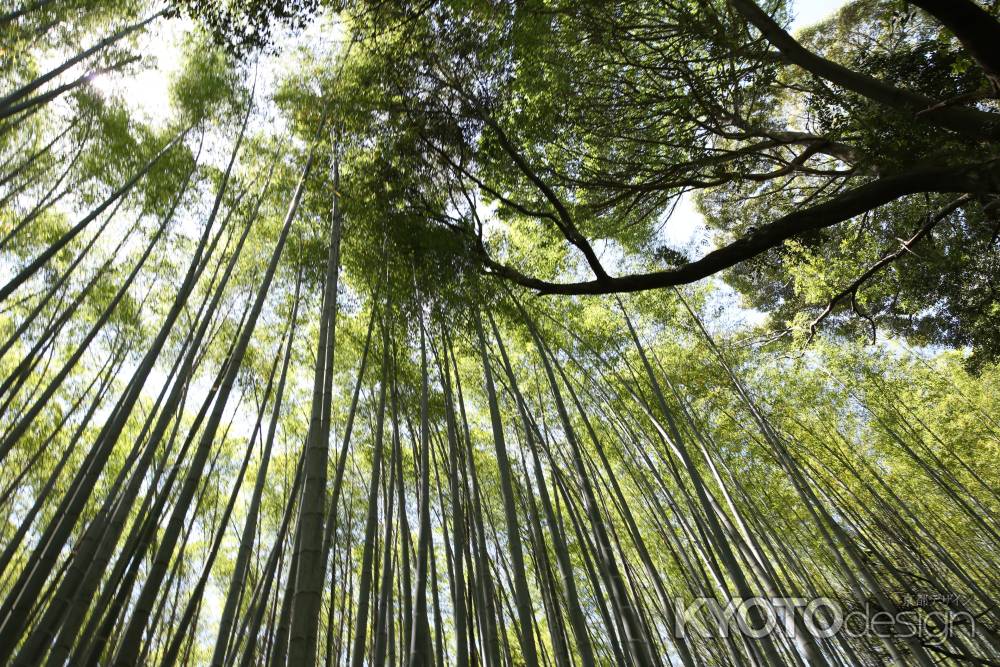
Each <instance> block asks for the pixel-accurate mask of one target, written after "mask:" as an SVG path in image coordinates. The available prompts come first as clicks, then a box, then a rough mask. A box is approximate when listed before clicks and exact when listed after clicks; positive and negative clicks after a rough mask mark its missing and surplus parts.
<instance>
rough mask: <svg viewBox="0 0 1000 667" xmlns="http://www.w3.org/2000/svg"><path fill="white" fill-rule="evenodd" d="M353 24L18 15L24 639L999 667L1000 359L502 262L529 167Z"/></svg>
mask: <svg viewBox="0 0 1000 667" xmlns="http://www.w3.org/2000/svg"><path fill="white" fill-rule="evenodd" d="M305 4H306V5H309V3H305ZM389 4H391V3H389ZM471 4H475V3H471ZM501 4H502V3H501ZM515 4H516V3H515ZM666 4H670V3H666ZM722 4H725V3H722ZM733 4H734V5H735V4H745V3H736V2H734V3H733ZM749 4H753V3H749ZM772 4H773V3H772ZM896 4H905V3H896ZM916 4H928V5H933V4H934V3H930V2H928V3H916ZM355 9H356V10H357V9H358V8H357V7H355ZM275 11H277V10H275ZM197 14H198V13H197V12H196V11H195V12H193V15H195V16H197ZM279 14H280V12H279ZM316 21H317V23H315V24H314V25H312V26H310V27H308V28H305V29H303V28H302V26H297V27H296V26H287V25H284V24H282V25H281V26H277V27H274V32H275V34H276V35H277V37H274V38H273V39H274V42H275V43H276V44H277V45H278V47H277V48H276V49H273V50H271V51H268V50H264V51H258V52H256V54H255V55H253V56H252V57H242V58H237V57H234V56H233V55H232V54H231V53H227V52H226V50H225V49H223V48H222V47H220V46H218V45H217V43H216V42H217V40H214V39H213V37H212V35H211V34H210V33H211V29H212V28H217V26H213V25H211V23H210V24H209V29H205V28H202V27H201V25H200V23H199V20H198V19H197V18H194V19H192V18H190V17H189V15H188V14H187V13H185V12H181V11H179V9H178V8H177V7H172V6H171V7H166V8H164V7H162V6H159V5H156V4H152V3H146V2H141V1H138V0H136V1H130V2H101V1H98V0H65V1H60V2H52V1H51V0H33V1H32V0H14V1H13V2H4V3H2V12H0V36H2V37H0V39H2V43H0V62H2V72H0V82H2V90H0V94H2V98H0V232H2V234H0V283H2V286H0V382H2V384H0V515H2V521H0V551H2V555H0V663H2V664H5V665H6V664H10V665H19V666H33V665H116V666H118V665H121V666H125V665H175V664H182V665H213V666H223V665H225V666H230V665H241V666H242V665H270V666H275V667H280V666H284V665H290V666H291V665H296V666H298V665H313V664H329V665H351V667H361V666H362V665H382V664H405V665H413V666H416V665H459V666H464V665H481V664H482V665H492V666H495V667H499V666H501V665H545V666H551V667H567V666H569V665H583V666H585V667H586V666H592V665H611V664H616V665H617V664H620V665H636V666H643V667H644V666H647V665H657V666H662V667H667V666H682V667H709V666H714V665H733V666H738V667H756V666H765V665H766V666H771V667H773V666H777V665H798V666H800V667H806V666H813V665H823V666H829V667H855V666H869V665H870V666H875V665H884V664H898V665H911V664H912V665H921V666H923V667H931V666H933V665H998V664H1000V607H998V605H997V602H998V599H1000V595H998V594H1000V418H998V415H1000V367H998V366H997V364H996V362H995V361H985V362H982V363H978V364H977V365H976V366H975V368H973V367H972V366H970V364H968V363H967V357H968V350H963V349H961V347H949V346H947V345H938V346H930V347H921V346H919V345H915V344H914V345H911V344H910V342H908V341H907V340H906V339H904V338H899V337H896V338H892V337H890V339H889V340H884V341H880V342H879V343H878V344H876V345H871V344H870V343H869V342H868V341H867V340H866V339H867V333H865V336H864V338H865V339H858V338H857V337H854V336H852V335H844V334H838V333H837V332H832V331H831V332H826V331H820V332H819V333H817V332H816V331H815V329H816V327H815V326H813V327H812V331H808V330H805V329H804V330H803V331H802V332H800V333H802V334H803V335H798V336H796V337H789V336H784V337H782V336H777V337H772V336H769V335H766V334H767V333H768V332H766V331H763V330H762V328H761V327H760V326H759V325H757V324H755V323H754V321H753V318H751V317H749V316H744V317H736V318H735V319H731V320H730V319H727V318H726V317H725V316H724V315H720V312H724V313H725V312H730V311H735V312H742V313H746V312H748V311H745V310H744V309H742V308H741V306H740V305H739V303H738V297H737V296H735V295H734V293H733V291H732V289H731V288H728V287H726V286H725V285H724V284H723V283H722V282H720V281H719V280H716V279H712V280H709V281H703V282H700V283H695V284H691V285H684V286H680V287H676V288H672V287H671V288H664V289H657V290H650V291H638V292H635V293H628V294H613V293H612V294H600V295H591V296H579V295H577V296H539V295H538V294H536V293H535V291H533V290H531V289H528V288H526V287H524V286H522V285H521V284H518V282H519V281H518V280H506V279H504V276H503V272H502V271H499V270H498V269H497V268H496V267H495V266H494V267H492V270H490V267H487V270H483V269H482V266H481V257H480V254H479V253H478V251H476V250H470V248H469V244H468V242H467V240H466V236H467V233H466V232H461V231H460V232H456V228H461V229H464V230H468V229H470V227H469V226H468V225H472V224H473V223H472V222H470V221H473V220H474V221H475V224H476V225H478V230H479V235H480V240H482V238H483V235H484V233H485V234H486V235H487V236H488V235H489V231H488V230H487V231H486V232H484V231H483V226H484V224H485V223H483V222H482V221H481V220H479V218H480V217H487V216H489V215H490V211H491V206H493V207H494V209H495V207H496V204H497V202H498V201H499V203H500V205H501V206H503V207H507V208H508V209H510V208H516V207H515V206H514V204H513V203H512V202H511V201H510V199H511V197H513V195H511V194H510V193H511V192H514V193H515V194H516V192H517V191H518V188H519V187H520V186H517V185H513V186H510V188H509V189H506V190H505V189H503V188H499V189H491V188H490V186H489V183H490V181H489V180H488V179H489V178H490V177H491V175H490V173H489V170H488V168H487V166H485V162H484V161H482V160H481V161H480V162H479V163H478V164H479V166H481V167H482V169H483V173H484V174H486V175H484V176H482V180H481V181H475V178H474V176H472V177H470V178H472V179H473V185H472V186H469V182H468V181H466V183H465V185H466V186H469V187H463V186H462V185H461V184H459V183H458V182H457V181H455V180H453V179H452V178H451V177H449V176H448V174H452V176H454V174H455V173H456V172H455V171H450V172H449V171H446V170H442V169H440V168H439V167H440V165H441V164H442V162H448V161H451V162H448V164H451V166H453V167H456V169H457V170H458V171H460V172H461V173H466V174H469V173H473V174H474V167H473V166H470V165H471V164H472V163H473V162H475V161H476V158H472V159H470V162H469V163H468V164H466V163H462V161H463V160H464V159H465V157H464V156H463V155H455V154H449V153H448V150H449V149H448V144H447V142H445V141H444V140H442V141H439V142H437V143H435V140H434V139H427V136H426V134H425V133H426V132H431V131H440V132H441V136H445V137H447V136H448V133H447V132H446V131H445V130H441V127H443V126H444V125H446V124H447V122H448V121H447V120H443V119H439V118H437V117H432V118H431V120H429V121H427V124H426V125H425V126H420V127H413V126H402V125H400V124H394V123H395V120H393V119H394V118H396V116H395V115H394V114H396V113H397V112H398V109H395V108H393V107H392V105H390V108H389V110H388V111H387V110H386V109H385V108H383V107H379V106H378V105H377V104H376V102H377V100H378V98H380V97H385V98H391V99H393V100H397V101H400V103H401V104H402V105H403V106H406V99H405V97H406V96H405V95H404V94H403V93H402V92H400V91H399V90H396V89H392V88H391V86H389V84H386V89H378V88H377V86H375V85H374V84H373V78H372V77H373V72H374V71H377V70H378V69H379V67H381V65H379V60H378V59H379V58H380V57H381V56H380V53H381V52H380V49H383V48H389V46H392V48H397V47H398V44H397V43H396V42H393V39H398V35H397V36H396V37H393V36H392V35H391V34H390V35H389V36H386V35H382V36H381V40H382V41H379V39H374V41H373V42H371V43H369V42H368V41H367V39H368V37H367V36H366V35H367V33H365V31H364V30H361V29H358V30H354V31H352V29H351V28H350V26H349V22H348V21H347V19H344V18H331V17H329V16H327V17H325V18H318V19H316ZM355 21H356V22H355V24H354V25H355V26H360V25H362V24H363V22H364V19H363V18H362V17H361V15H359V17H357V18H356V19H355ZM345 26H347V27H345ZM401 30H402V31H403V32H404V33H405V30H406V28H405V27H404V28H402V29H401ZM283 31H284V32H283ZM286 33H287V34H286ZM168 35H173V37H170V38H169V39H173V40H175V41H176V42H177V45H176V46H175V47H174V49H175V52H176V53H177V54H179V55H178V57H177V61H176V62H175V63H174V64H173V65H172V66H171V68H170V71H169V72H167V73H164V71H165V65H164V61H163V58H162V56H161V60H160V62H159V65H158V64H157V61H156V59H155V58H150V57H149V52H150V51H155V50H156V49H158V48H160V47H159V46H158V43H159V42H164V41H167V40H168ZM282 40H284V42H282ZM282 44H284V45H282ZM386 44H389V46H386ZM399 48H402V47H399ZM158 66H159V68H160V70H161V71H160V72H159V73H158V74H157V76H159V77H160V78H159V79H156V80H154V79H150V78H149V72H157V67H158ZM404 69H405V68H404ZM455 76H456V77H457V76H459V74H458V73H456V74H455ZM144 77H146V78H144ZM166 79H169V86H167V84H165V83H163V81H164V80H166ZM156 81H160V83H156ZM129 82H138V83H132V84H130V83H129ZM151 82H152V83H151ZM155 85H163V86H167V87H166V90H167V95H166V96H165V97H164V99H163V100H162V102H161V103H158V106H157V107H156V108H155V109H153V110H150V109H149V108H143V107H142V105H141V104H138V103H137V101H136V99H135V98H136V97H137V96H142V95H144V94H147V95H151V94H152V93H151V92H150V90H151V87H152V86H155ZM484 85H485V84H484ZM144 86H145V87H144ZM467 103H468V105H474V104H475V102H474V100H473V101H468V100H467ZM527 103H528V102H525V104H527ZM442 105H444V106H447V105H446V104H445V103H444V102H442ZM955 108H956V109H957V107H955ZM956 113H958V112H957V111H956ZM981 113H986V112H981ZM437 123H439V124H437ZM487 129H489V128H487ZM498 136H500V137H502V136H503V135H502V133H499V132H498ZM484 141H486V140H485V139H484ZM428 146H430V148H428ZM817 150H819V149H817ZM823 150H826V149H825V148H824V149H823ZM435 151H436V152H435ZM431 154H434V155H438V156H439V157H440V160H441V161H442V162H438V163H437V165H436V166H435V165H432V164H431V160H430V158H428V155H431ZM441 156H443V157H441ZM484 159H485V158H483V160H484ZM452 162H455V163H458V164H452ZM501 171H502V170H501ZM493 176H495V174H493ZM808 176H809V174H807V175H806V177H808ZM470 192H474V193H478V196H479V197H480V198H481V199H475V196H476V194H473V195H472V196H471V197H470V196H469V193H470ZM505 193H506V194H505ZM981 194H982V193H978V192H977V193H970V194H964V195H962V197H963V198H962V199H960V200H956V201H955V203H954V204H950V206H951V208H950V209H949V210H948V211H946V212H945V213H944V214H942V217H943V216H946V215H952V214H954V212H955V211H958V210H961V211H965V210H966V209H965V208H962V207H967V206H972V205H973V203H975V205H976V206H979V205H981V204H982V202H981V201H980V199H979V198H980V195H981ZM973 200H975V202H974V201H973ZM491 201H492V204H491V203H490V202H491ZM976 202H978V203H976ZM574 205H575V204H574ZM984 206H986V205H984ZM522 208H524V207H522ZM987 208H988V206H987ZM970 210H971V209H970ZM977 210H978V209H977ZM520 213H521V214H523V215H528V216H529V217H530V215H531V212H530V211H524V210H522V211H520ZM962 215H968V216H969V217H970V219H971V217H972V216H973V214H972V213H963V214H962ZM552 219H553V220H557V218H555V217H553V218H552ZM506 220H507V222H508V223H509V225H508V227H507V229H508V232H509V234H510V237H509V238H508V240H507V241H506V244H507V245H506V246H505V247H507V248H508V249H509V251H510V253H511V256H519V255H518V253H520V252H521V250H520V248H522V246H523V244H525V243H535V244H536V245H535V247H536V249H539V250H538V252H539V253H542V254H545V253H548V254H547V257H549V258H552V257H555V258H556V259H555V260H553V261H555V262H556V263H557V264H558V263H559V262H560V261H562V260H560V259H558V258H559V257H560V255H559V252H560V251H559V250H558V249H554V246H556V245H558V244H555V243H553V241H552V240H551V238H549V237H544V238H541V239H536V238H535V237H530V236H529V234H530V233H531V232H530V231H529V229H530V228H529V227H527V226H525V225H524V224H522V222H519V221H518V220H514V219H511V218H507V219H506ZM493 224H494V225H501V224H502V223H498V222H494V223H493ZM556 224H557V225H558V224H560V223H558V222H557V223H556ZM486 226H488V225H486ZM561 229H562V228H561ZM588 229H590V228H589V227H588ZM563 231H565V229H564V230H563ZM570 232H572V229H571V230H570ZM569 236H570V237H571V238H576V237H574V236H573V234H572V233H570V234H569ZM525 238H528V239H529V240H528V241H525ZM994 238H995V237H994ZM531 239H534V240H531ZM900 242H902V241H900ZM584 245H586V242H585V241H583V242H581V243H580V244H579V247H580V248H583V246H584ZM495 247H496V246H494V248H495ZM904 248H908V246H906V245H905V244H904ZM913 252H914V253H915V254H918V255H919V253H920V252H922V250H920V249H917V250H914V251H913ZM522 259H523V260H524V261H525V262H530V261H534V260H532V259H531V258H530V257H528V256H527V255H523V256H522ZM887 263H888V262H887ZM546 266H547V265H542V264H538V265H537V266H536V267H535V268H536V270H537V272H538V273H539V274H540V275H543V276H545V277H547V278H552V277H554V276H555V274H547V273H546V271H548V270H549V268H546ZM564 268H565V263H564ZM640 268H641V267H640ZM565 270H566V271H568V272H569V273H572V272H573V271H574V270H575V269H574V268H573V267H572V266H568V268H565ZM571 277H572V276H571ZM521 282H523V281H521ZM969 289H974V288H973V287H972V286H970V287H969ZM611 291H612V292H613V291H615V290H611ZM623 291H630V290H623ZM856 292H857V288H855V295H854V297H853V298H854V299H855V307H858V306H857V303H856V299H857V294H856ZM833 305H834V302H832V301H831V303H830V306H831V308H832V307H833ZM841 305H843V304H841ZM864 329H865V331H866V332H867V325H865V326H864ZM806 333H808V334H809V335H808V340H806V336H805V335H804V334H806ZM994 335H995V332H994ZM757 598H766V599H768V600H779V599H794V600H801V601H803V602H802V604H799V605H797V606H794V605H793V606H790V607H788V608H786V609H784V612H783V613H782V614H781V615H779V616H777V617H775V616H774V615H773V613H774V610H773V609H770V608H765V607H763V606H755V605H750V606H747V607H745V608H744V609H743V610H742V611H740V612H738V613H736V614H735V615H732V614H730V615H729V616H728V617H727V618H728V619H729V620H731V621H732V623H729V625H728V626H727V627H729V626H732V627H733V628H735V627H736V626H739V627H740V628H743V631H731V632H727V631H722V630H723V629H724V628H723V627H722V626H723V625H726V623H723V622H721V621H720V618H719V616H718V614H719V613H721V614H722V615H723V616H725V615H726V613H727V612H725V608H726V605H727V604H728V603H729V602H730V601H732V600H737V601H739V600H750V599H757ZM820 598H822V599H825V600H830V601H833V602H834V603H835V604H836V605H837V608H836V609H833V608H832V607H829V606H828V607H825V608H824V611H823V613H820V614H818V615H815V614H812V615H810V613H807V612H812V611H813V609H812V608H810V607H807V606H806V604H805V601H808V600H816V599H820ZM918 598H919V599H918ZM699 600H700V601H701V602H697V601H699ZM706 601H712V603H709V602H706ZM713 604H714V606H713ZM692 605H693V607H692ZM692 609H693V611H692ZM713 609H715V611H713ZM719 610H722V611H719ZM852 612H854V613H855V615H856V616H859V617H860V616H864V617H865V618H871V617H873V616H874V615H876V614H882V619H883V620H881V621H878V623H875V624H873V625H872V626H866V627H865V628H861V629H860V630H858V629H857V628H855V630H858V631H854V632H850V631H849V630H850V629H851V624H850V623H846V624H845V626H844V629H843V630H842V631H839V632H833V633H824V632H817V631H816V628H815V627H813V626H814V625H815V624H816V623H817V622H819V623H820V625H823V627H830V626H831V625H832V624H833V623H834V621H836V620H837V619H836V618H835V616H836V615H837V614H841V615H844V614H849V613H852ZM817 619H818V621H817ZM886 619H887V620H886ZM775 622H776V624H777V629H776V630H774V631H769V632H756V631H755V630H756V629H760V628H763V627H768V626H769V625H770V626H771V627H772V628H773V626H774V625H775Z"/></svg>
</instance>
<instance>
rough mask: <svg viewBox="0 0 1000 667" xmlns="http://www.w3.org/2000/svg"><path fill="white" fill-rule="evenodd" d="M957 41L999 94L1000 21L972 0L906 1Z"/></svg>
mask: <svg viewBox="0 0 1000 667" xmlns="http://www.w3.org/2000/svg"><path fill="white" fill-rule="evenodd" d="M908 1H909V3H910V4H911V5H916V6H917V7H920V8H921V9H922V10H924V11H925V12H927V13H928V14H930V15H931V16H933V17H934V18H936V19H937V20H938V21H940V22H941V25H943V26H944V27H946V28H948V30H950V31H951V32H953V33H954V34H955V36H956V37H958V41H960V42H961V43H962V46H964V47H965V50H966V51H968V52H969V55H970V56H972V59H973V60H975V61H976V63H977V64H978V65H979V66H980V67H981V68H982V69H983V72H985V73H986V76H987V78H989V80H990V83H991V84H992V85H993V90H994V92H995V93H997V92H1000V21H997V20H996V18H994V17H993V16H992V15H990V13H989V12H987V11H986V10H985V9H983V8H982V7H980V6H979V5H977V4H976V3H975V2H972V0H908Z"/></svg>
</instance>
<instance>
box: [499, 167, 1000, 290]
mask: <svg viewBox="0 0 1000 667" xmlns="http://www.w3.org/2000/svg"><path fill="white" fill-rule="evenodd" d="M919 192H942V193H943V192H954V193H963V194H964V193H1000V163H998V162H997V161H991V162H987V163H978V164H973V165H965V166H962V167H924V168H919V169H914V170H912V171H909V172H906V173H903V174H898V175H895V176H887V177H884V178H880V179H878V180H876V181H872V182H871V183H866V184H865V185H861V186H859V187H856V188H854V189H851V190H847V191H846V192H843V193H841V194H839V195H837V196H836V197H834V198H832V199H830V200H829V201H826V202H823V203H821V204H816V205H815V206H811V207H809V208H804V209H800V210H797V211H793V212H792V213H789V214H788V215H785V216H783V217H781V218H779V219H778V220H776V221H774V222H772V223H770V224H766V225H763V226H761V227H760V228H759V229H758V230H757V231H756V232H754V233H753V234H750V235H749V236H745V237H743V238H740V239H737V240H736V241H733V242H732V243H730V244H729V245H726V246H723V247H722V248H719V249H718V250H714V251H712V252H710V253H708V254H707V255H705V256H704V257H702V258H701V259H699V260H696V261H694V262H690V263H688V264H684V265H683V266H680V267H677V268H674V269H667V270H664V271H655V272H652V273H644V274H635V275H627V276H619V277H610V278H608V279H607V280H602V281H587V282H578V283H554V282H549V281H545V280H539V279H538V278H533V277H530V276H527V275H525V274H523V273H521V272H520V271H518V270H516V269H513V268H511V267H509V266H506V265H504V264H501V263H499V262H496V261H494V260H492V259H490V258H486V260H485V262H486V266H487V268H488V269H489V270H490V272H491V273H493V274H495V275H497V276H500V277H503V278H506V279H508V280H510V281H512V282H515V283H518V284H520V285H523V286H524V287H528V288H531V289H534V290H537V291H539V292H540V293H542V294H613V293H616V292H639V291H642V290H649V289H657V288H660V287H671V286H674V285H684V284H687V283H692V282H695V281H697V280H701V279H702V278H707V277H708V276H711V275H713V274H716V273H718V272H719V271H722V270H723V269H728V268H730V267H732V266H735V265H736V264H739V263H740V262H744V261H746V260H748V259H751V258H753V257H756V256H757V255H760V254H761V253H764V252H766V251H768V250H770V249H771V248H775V247H777V246H779V245H781V244H782V243H784V242H785V241H786V240H788V239H790V238H793V237H795V236H798V235H800V234H803V233H805V232H809V231H815V230H818V229H824V228H826V227H831V226H833V225H836V224H837V223H840V222H844V221H845V220H849V219H851V218H853V217H855V216H857V215H861V214H862V213H865V212H867V211H871V210H872V209H875V208H878V207H879V206H882V205H884V204H887V203H889V202H891V201H894V200H896V199H899V198H900V197H905V196H907V195H912V194H916V193H919Z"/></svg>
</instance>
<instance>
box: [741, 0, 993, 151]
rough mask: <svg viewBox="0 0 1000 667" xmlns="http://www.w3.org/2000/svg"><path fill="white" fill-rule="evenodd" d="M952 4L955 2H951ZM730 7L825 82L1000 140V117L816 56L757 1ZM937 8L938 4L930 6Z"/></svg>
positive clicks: (943, 124) (974, 134) (961, 130)
mask: <svg viewBox="0 0 1000 667" xmlns="http://www.w3.org/2000/svg"><path fill="white" fill-rule="evenodd" d="M948 2H949V3H950V2H951V0H948ZM729 4H730V5H731V6H732V7H733V9H735V10H736V11H737V12H739V14H740V15H742V16H743V17H744V18H745V19H746V20H747V21H749V22H750V23H751V24H752V25H753V26H754V27H755V28H757V30H759V31H760V32H761V34H762V35H763V36H764V38H765V39H766V40H767V41H768V42H769V43H770V44H771V45H772V46H774V48H776V49H778V51H780V52H781V54H782V55H783V56H784V57H785V58H787V59H788V61H789V62H790V63H792V64H793V65H797V66H799V67H801V68H802V69H804V70H806V71H807V72H809V73H810V74H813V75H815V76H817V77H820V78H821V79H826V80H827V81H830V82H831V83H834V84H836V85H838V86H841V87H842V88H846V89H847V90H850V91H853V92H855V93H858V94H859V95H863V96H864V97H867V98H868V99H871V100H874V101H875V102H878V103H880V104H883V105H885V106H887V107H890V108H893V109H898V110H901V111H906V112H908V113H910V114H913V116H914V118H916V117H917V114H918V113H920V112H923V114H922V115H920V116H919V117H920V118H921V119H923V120H927V121H929V122H931V123H934V124H935V125H938V126H940V127H943V128H946V129H949V130H951V131H953V132H956V133H958V134H962V135H966V136H972V137H974V138H977V139H997V138H1000V115H998V114H993V113H988V112H985V111H978V110H975V109H967V108H963V107H941V106H940V105H938V100H934V99H931V98H929V97H926V96H925V95H921V94H919V93H914V92H911V91H908V90H903V89H901V88H896V87H895V86H893V85H890V84H888V83H886V82H884V81H879V80H878V79H875V78H873V77H870V76H868V75H866V74H862V73H860V72H856V71H854V70H851V69H848V68H846V67H844V66H843V65H840V64H839V63H835V62H833V61H832V60H827V59H826V58H823V57H822V56H819V55H816V54H815V53H813V52H812V51H809V50H808V49H806V48H805V47H804V46H802V45H801V44H799V42H798V41H797V40H796V39H795V38H794V37H792V36H791V35H790V34H788V32H787V31H786V30H785V29H783V28H782V27H781V26H780V25H778V24H777V23H776V22H775V21H774V19H772V18H771V17H770V16H769V15H768V14H767V13H766V12H765V11H764V10H762V9H761V8H760V7H759V6H757V3H756V2H754V0H729ZM928 4H934V3H928Z"/></svg>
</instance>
